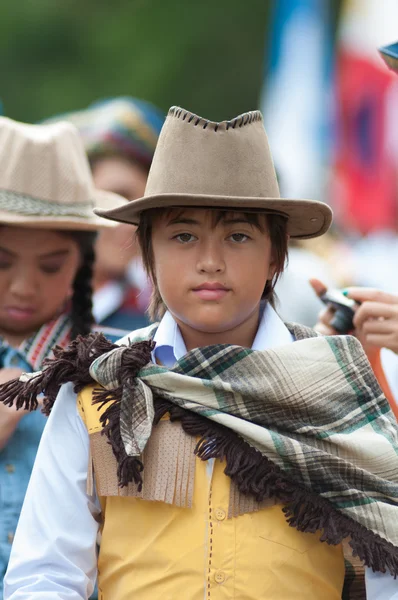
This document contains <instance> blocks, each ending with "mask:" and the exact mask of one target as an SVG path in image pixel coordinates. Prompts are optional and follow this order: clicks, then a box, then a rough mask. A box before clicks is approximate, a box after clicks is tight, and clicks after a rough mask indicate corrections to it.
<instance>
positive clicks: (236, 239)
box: [229, 233, 249, 243]
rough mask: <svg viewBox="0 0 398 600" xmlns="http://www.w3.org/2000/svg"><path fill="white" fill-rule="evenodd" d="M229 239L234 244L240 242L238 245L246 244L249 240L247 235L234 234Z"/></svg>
mask: <svg viewBox="0 0 398 600" xmlns="http://www.w3.org/2000/svg"><path fill="white" fill-rule="evenodd" d="M229 237H230V239H231V240H232V241H233V242H238V243H241V242H245V241H246V240H248V239H249V236H248V235H246V234H245V233H233V234H232V235H230V236H229Z"/></svg>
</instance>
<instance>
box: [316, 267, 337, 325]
mask: <svg viewBox="0 0 398 600" xmlns="http://www.w3.org/2000/svg"><path fill="white" fill-rule="evenodd" d="M310 284H311V287H312V289H313V290H314V292H315V293H316V295H317V296H319V297H321V296H323V294H325V293H326V292H327V287H326V285H325V284H324V283H322V281H319V279H310ZM334 313H335V310H334V309H333V308H332V307H331V306H330V307H328V306H326V307H325V308H324V309H323V310H321V312H320V313H319V315H318V321H317V323H316V325H315V326H314V327H313V329H315V331H317V332H318V333H321V334H322V335H337V333H338V332H337V331H336V330H335V329H333V327H331V326H330V322H331V320H332V319H333V316H334Z"/></svg>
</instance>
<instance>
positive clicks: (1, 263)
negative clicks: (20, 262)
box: [0, 260, 11, 270]
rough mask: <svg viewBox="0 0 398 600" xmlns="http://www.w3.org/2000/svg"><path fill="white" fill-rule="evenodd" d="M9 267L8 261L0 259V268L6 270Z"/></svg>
mask: <svg viewBox="0 0 398 600" xmlns="http://www.w3.org/2000/svg"><path fill="white" fill-rule="evenodd" d="M10 267H11V263H10V262H6V261H4V260H1V261H0V269H3V270H6V269H9V268H10Z"/></svg>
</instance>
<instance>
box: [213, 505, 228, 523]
mask: <svg viewBox="0 0 398 600" xmlns="http://www.w3.org/2000/svg"><path fill="white" fill-rule="evenodd" d="M215 515H216V519H217V521H224V519H225V517H226V516H227V515H226V512H225V510H223V509H222V508H216V510H215Z"/></svg>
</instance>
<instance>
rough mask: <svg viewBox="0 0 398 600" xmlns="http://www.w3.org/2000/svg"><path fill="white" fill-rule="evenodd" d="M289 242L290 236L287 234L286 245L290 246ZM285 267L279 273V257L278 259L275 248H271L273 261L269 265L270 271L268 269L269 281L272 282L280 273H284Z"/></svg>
mask: <svg viewBox="0 0 398 600" xmlns="http://www.w3.org/2000/svg"><path fill="white" fill-rule="evenodd" d="M289 240H290V235H289V234H286V244H287V245H288V244H289ZM286 260H287V255H286V257H285V262H286ZM284 268H285V265H284V266H283V269H282V270H279V271H278V261H277V257H276V251H275V247H273V248H271V260H270V263H269V269H268V280H269V281H272V280H273V278H274V277H275V275H276V274H277V273H278V272H279V273H281V272H282V271H284Z"/></svg>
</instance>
